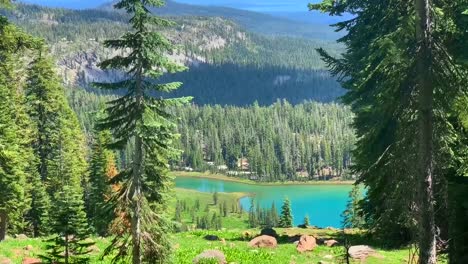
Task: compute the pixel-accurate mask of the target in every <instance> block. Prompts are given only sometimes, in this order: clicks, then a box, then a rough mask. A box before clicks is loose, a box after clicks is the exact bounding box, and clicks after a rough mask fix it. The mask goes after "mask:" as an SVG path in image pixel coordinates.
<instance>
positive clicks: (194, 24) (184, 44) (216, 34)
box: [51, 18, 249, 86]
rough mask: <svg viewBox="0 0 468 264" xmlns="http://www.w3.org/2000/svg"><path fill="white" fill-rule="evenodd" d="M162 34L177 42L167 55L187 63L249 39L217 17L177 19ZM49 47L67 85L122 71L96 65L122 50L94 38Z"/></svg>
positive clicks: (110, 76) (115, 77)
mask: <svg viewBox="0 0 468 264" xmlns="http://www.w3.org/2000/svg"><path fill="white" fill-rule="evenodd" d="M164 34H165V35H166V36H167V37H168V38H169V39H170V40H171V41H173V42H174V43H175V44H176V45H177V46H178V49H177V50H176V51H175V52H174V53H173V54H168V56H169V57H170V58H172V59H173V60H174V61H176V62H177V63H180V64H184V65H186V66H189V67H197V66H198V65H199V64H200V63H206V62H207V58H206V55H207V53H209V52H210V51H213V50H219V49H224V48H226V47H228V46H229V45H232V44H234V43H237V42H249V39H248V37H247V34H246V33H245V32H243V31H241V30H240V29H239V28H238V27H237V26H236V25H235V24H233V23H231V22H229V21H226V20H223V19H221V18H197V19H194V18H191V19H188V18H186V19H181V20H179V21H177V27H175V28H173V29H171V30H166V31H165V32H164ZM51 50H52V52H53V53H54V54H55V55H56V57H57V58H58V71H59V74H60V75H61V76H62V77H63V80H64V83H65V84H67V85H70V86H89V84H90V83H92V82H109V81H115V80H119V79H122V78H123V74H122V73H120V72H117V71H103V70H101V69H100V68H99V66H98V65H99V63H100V62H101V61H102V60H103V59H107V58H111V57H113V56H116V55H123V54H122V53H125V51H116V50H111V49H107V48H104V47H102V43H100V42H98V41H96V40H95V39H86V40H79V41H67V40H66V39H63V40H61V41H59V42H57V43H55V44H53V45H52V46H51ZM127 52H128V51H127Z"/></svg>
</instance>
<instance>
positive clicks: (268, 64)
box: [8, 3, 342, 105]
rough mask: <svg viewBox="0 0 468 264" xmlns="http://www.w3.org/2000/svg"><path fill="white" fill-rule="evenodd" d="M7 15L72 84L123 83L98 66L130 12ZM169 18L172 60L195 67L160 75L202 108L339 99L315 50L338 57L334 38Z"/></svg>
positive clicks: (28, 9)
mask: <svg viewBox="0 0 468 264" xmlns="http://www.w3.org/2000/svg"><path fill="white" fill-rule="evenodd" d="M169 5H177V6H179V4H175V3H170V4H169ZM181 6H184V5H181ZM168 9H169V10H178V9H170V6H169V7H167V9H162V10H163V11H162V12H163V13H164V12H165V11H164V10H168ZM180 10H182V9H180ZM200 10H201V9H200ZM208 10H211V9H210V8H208ZM158 11H160V10H158ZM178 14H179V15H183V13H178ZM210 14H211V13H210ZM213 14H214V13H213ZM8 16H9V17H10V19H11V20H12V21H14V22H15V23H17V24H19V25H20V26H22V27H23V28H25V29H26V30H27V31H28V32H30V33H32V34H33V35H37V36H41V37H43V38H45V39H46V41H47V42H48V43H49V44H50V48H51V50H52V52H53V53H54V54H55V56H56V57H57V59H58V62H59V63H58V64H59V69H60V73H61V75H62V76H63V79H64V81H65V83H66V84H67V85H69V86H80V87H85V88H87V89H89V88H90V87H89V84H90V82H93V81H103V80H115V79H119V78H121V76H120V74H119V73H118V72H103V71H101V70H100V69H99V68H98V67H97V65H98V63H99V62H100V61H101V59H102V58H108V57H109V56H112V55H115V51H112V50H108V49H104V48H102V45H101V43H102V41H103V40H104V39H108V38H115V37H117V36H120V35H121V34H122V33H123V32H124V31H125V30H127V29H128V25H127V23H126V21H127V20H128V17H126V16H125V15H122V14H120V13H117V12H115V11H113V10H106V9H100V10H66V9H54V8H44V7H39V6H31V5H18V6H17V8H16V9H15V10H14V11H12V12H10V13H8ZM171 18H172V19H173V20H175V22H176V24H175V26H174V27H172V28H169V29H165V31H164V32H165V34H166V35H167V36H168V38H169V39H171V40H172V41H174V42H175V43H177V44H179V45H180V49H179V51H178V52H176V53H175V54H171V56H172V57H173V59H175V60H176V61H178V62H180V63H183V64H186V65H188V66H189V67H190V70H189V71H188V72H184V73H181V74H178V75H176V76H171V77H168V76H167V77H163V79H165V80H172V79H174V78H175V79H177V80H181V81H183V82H184V83H185V85H184V87H183V88H182V89H181V90H180V91H178V92H177V95H193V96H195V102H196V103H200V104H212V103H217V104H235V105H248V104H251V103H253V102H254V101H258V102H259V103H260V104H271V103H273V102H275V101H276V99H278V98H285V99H288V100H289V101H290V102H292V103H299V102H302V101H303V100H307V99H313V100H319V101H326V102H327V101H331V100H334V99H335V98H336V97H337V96H339V95H341V94H342V90H341V88H340V87H339V86H338V84H337V83H336V82H335V81H334V80H333V79H332V78H331V77H330V76H329V74H328V73H327V72H326V71H325V70H324V66H325V65H324V64H323V62H322V61H321V60H320V58H319V57H318V54H317V53H316V51H315V49H316V48H318V47H321V46H326V47H328V49H329V51H330V52H331V53H334V54H336V53H337V52H339V50H340V46H338V45H336V44H334V43H333V42H331V41H327V40H308V39H301V38H288V37H272V36H265V35H262V34H256V33H252V32H249V31H246V30H245V29H244V28H243V27H242V26H239V25H238V24H236V23H234V22H232V21H230V20H226V19H223V18H220V17H199V16H174V17H171Z"/></svg>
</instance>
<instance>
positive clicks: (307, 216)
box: [304, 214, 310, 227]
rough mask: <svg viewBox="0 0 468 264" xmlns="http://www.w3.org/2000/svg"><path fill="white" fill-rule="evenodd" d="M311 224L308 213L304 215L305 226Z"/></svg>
mask: <svg viewBox="0 0 468 264" xmlns="http://www.w3.org/2000/svg"><path fill="white" fill-rule="evenodd" d="M309 225H310V220H309V215H307V214H306V216H305V217H304V226H305V227H308V226H309Z"/></svg>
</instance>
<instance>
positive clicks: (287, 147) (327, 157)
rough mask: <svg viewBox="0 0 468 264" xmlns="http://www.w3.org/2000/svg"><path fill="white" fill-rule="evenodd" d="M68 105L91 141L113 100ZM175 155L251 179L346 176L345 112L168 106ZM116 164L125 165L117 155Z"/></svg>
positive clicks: (87, 97)
mask: <svg viewBox="0 0 468 264" xmlns="http://www.w3.org/2000/svg"><path fill="white" fill-rule="evenodd" d="M68 97H69V98H70V104H71V106H72V107H73V108H74V109H75V112H76V113H77V115H78V118H79V119H80V122H81V124H82V126H83V127H84V130H85V134H86V135H87V137H88V140H89V141H90V143H91V141H92V140H93V133H94V130H93V126H94V123H95V119H96V116H97V115H98V114H99V111H100V109H101V108H102V106H103V105H104V103H105V102H106V101H109V100H112V99H115V98H114V97H113V96H112V97H111V96H103V95H97V94H95V93H89V92H85V91H80V90H72V91H69V95H68ZM173 111H174V114H175V115H176V116H178V117H179V119H178V129H177V130H178V131H177V132H178V133H179V134H180V135H181V139H180V142H178V144H177V148H179V149H180V150H182V151H183V154H182V156H181V158H180V160H178V161H174V162H173V163H172V165H173V169H177V170H196V171H206V170H210V171H214V172H221V173H225V174H226V173H227V174H231V175H233V176H238V177H244V178H251V179H254V180H259V181H266V182H270V181H284V180H292V181H296V180H298V181H305V180H326V179H330V178H333V177H340V178H342V179H350V178H351V177H352V176H351V175H349V171H348V169H349V166H350V165H351V162H352V159H351V151H352V149H353V146H354V144H355V141H356V138H355V136H354V131H353V130H352V129H351V127H350V123H351V121H352V119H353V115H352V114H351V111H350V109H349V108H347V107H344V106H342V105H340V104H335V103H329V104H323V103H317V102H311V101H307V102H304V103H302V104H298V105H291V104H290V103H288V102H286V101H277V102H276V103H274V104H273V105H271V106H267V107H262V106H259V105H258V104H257V103H254V104H253V105H250V106H246V107H236V106H226V107H222V106H220V105H214V106H211V105H207V106H197V105H190V106H183V107H178V108H174V109H173ZM120 162H121V163H127V162H128V160H127V155H126V153H125V152H123V153H121V155H120Z"/></svg>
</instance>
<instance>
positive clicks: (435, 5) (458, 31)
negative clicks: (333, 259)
mask: <svg viewBox="0 0 468 264" xmlns="http://www.w3.org/2000/svg"><path fill="white" fill-rule="evenodd" d="M415 3H424V4H428V5H429V6H428V7H426V8H427V9H428V10H429V9H430V10H434V12H429V11H427V12H426V10H424V12H426V13H427V14H429V13H430V14H429V16H430V20H431V22H430V23H428V24H427V23H426V21H424V23H420V22H421V21H420V20H419V15H420V14H421V13H424V12H421V10H418V8H415ZM424 4H423V5H424ZM309 7H310V8H311V9H314V10H320V11H323V12H327V13H329V14H331V15H340V14H344V13H350V14H352V15H353V16H355V17H354V18H353V19H350V20H347V21H342V22H340V23H337V24H336V25H335V26H336V28H337V30H341V31H346V32H347V35H346V36H344V37H343V38H341V39H340V40H339V42H341V43H343V44H345V45H346V52H344V54H343V56H341V57H339V58H337V57H334V56H331V55H330V54H328V53H327V52H325V51H324V50H319V52H320V53H321V55H322V57H323V59H324V61H325V62H326V63H327V64H328V66H329V68H330V70H331V72H332V74H333V75H335V76H337V77H338V78H339V81H340V83H341V84H342V86H343V88H345V89H347V90H348V93H347V94H346V95H345V97H344V101H345V102H346V103H347V104H349V105H350V106H351V108H352V110H353V112H354V113H356V118H355V120H354V128H355V129H356V134H357V138H358V139H359V140H358V142H357V146H356V149H355V151H354V153H353V161H354V166H353V169H354V172H355V173H356V174H357V175H359V176H360V178H359V182H361V183H363V184H364V185H365V186H366V198H365V199H364V201H363V203H362V206H361V208H362V209H363V211H364V214H365V217H366V222H367V223H368V224H370V227H371V229H372V231H374V232H373V234H375V235H376V236H378V237H380V238H382V240H383V241H385V242H386V243H388V244H387V245H393V246H394V245H395V244H396V245H398V244H401V243H407V242H408V241H409V240H411V238H412V237H413V238H415V237H416V238H418V239H420V241H421V244H420V245H421V248H419V251H420V252H421V253H422V255H420V256H421V258H420V261H425V260H424V259H423V258H422V256H427V255H428V254H426V253H428V252H427V245H428V243H429V242H433V241H434V240H435V236H436V234H435V229H436V228H435V225H434V223H432V224H431V223H429V222H430V221H431V219H434V218H435V222H436V223H437V225H438V227H440V228H441V229H442V230H441V232H440V233H442V235H441V236H442V237H445V238H440V239H442V240H445V239H448V238H447V237H446V234H447V227H448V225H447V213H448V209H447V207H446V205H447V200H446V199H447V197H448V196H449V194H448V193H447V186H446V183H447V178H446V176H447V175H450V174H451V173H452V171H453V170H454V169H455V170H456V167H457V165H456V161H457V160H458V158H457V157H456V156H457V154H455V153H456V152H457V151H456V149H455V148H454V147H453V145H452V144H453V143H454V140H455V138H457V136H456V134H457V131H456V130H455V129H454V124H453V123H452V122H453V118H452V114H451V113H452V111H453V106H454V102H455V101H456V100H457V98H458V97H459V96H461V95H462V94H464V93H466V85H465V84H466V76H467V75H466V70H467V69H466V66H464V65H463V64H462V63H460V62H459V61H457V60H458V59H460V58H462V57H463V54H465V51H466V48H464V50H465V51H461V49H460V47H461V46H466V41H465V40H466V36H467V33H466V32H467V31H466V26H467V23H466V17H465V18H463V16H462V15H460V14H461V12H462V10H464V9H465V8H466V1H456V2H446V1H435V2H434V1H432V2H423V1H420V2H418V1H416V2H412V1H409V2H408V1H396V2H391V3H390V2H385V3H383V2H369V3H364V2H361V1H354V0H352V1H328V0H327V1H323V2H322V3H320V4H311V5H310V6H309ZM395 7H396V8H395ZM420 9H421V8H420ZM435 10H437V11H435ZM422 24H425V27H428V28H429V29H426V28H424V32H423V33H421V27H422V26H421V25H422ZM376 25H378V27H376ZM423 91H427V92H426V93H423ZM423 99H424V100H426V101H424V100H423ZM428 124H429V125H431V124H433V128H430V129H425V128H424V126H425V125H428ZM455 127H456V126H455ZM428 130H432V131H428ZM423 139H425V141H424V142H423ZM427 139H429V140H427ZM453 154H455V155H453ZM423 157H425V158H423ZM422 176H424V177H426V178H427V179H429V180H433V186H432V187H433V188H434V189H433V190H434V193H435V196H434V197H431V196H432V195H431V194H430V193H429V192H430V191H431V186H430V187H429V188H428V187H427V186H423V183H424V182H425V181H428V180H423V179H422ZM428 190H429V191H428ZM423 198H425V199H423ZM433 205H434V206H435V207H436V208H435V209H434V210H431V208H432V206H433ZM434 211H435V212H436V213H435V214H436V215H435V216H434V215H433V214H431V212H434ZM428 212H429V213H428ZM424 223H426V224H427V225H423V224H424ZM428 223H429V224H428ZM428 231H430V232H432V233H431V234H428V233H427V232H428ZM424 235H429V237H424ZM423 246H424V247H425V248H423ZM431 252H432V251H431Z"/></svg>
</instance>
